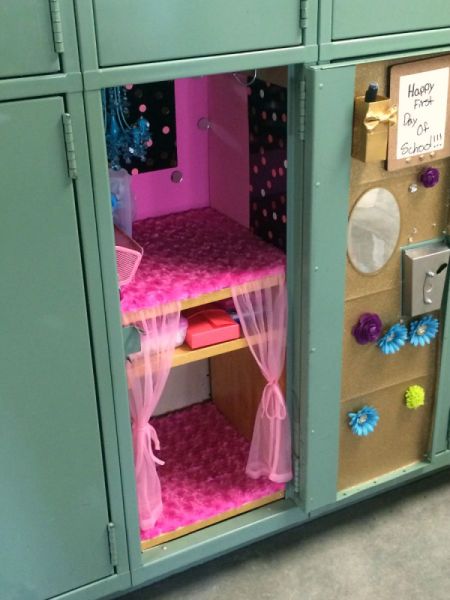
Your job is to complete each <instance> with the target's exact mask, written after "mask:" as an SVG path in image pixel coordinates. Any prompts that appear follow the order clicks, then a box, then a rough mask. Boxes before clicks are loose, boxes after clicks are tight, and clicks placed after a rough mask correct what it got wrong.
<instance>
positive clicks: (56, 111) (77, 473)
mask: <svg viewBox="0 0 450 600" xmlns="http://www.w3.org/2000/svg"><path fill="white" fill-rule="evenodd" d="M64 114H65V106H64V101H63V98H62V97H49V98H44V99H37V100H25V101H17V102H8V103H3V104H0V138H1V140H2V149H3V151H2V160H1V163H0V165H1V166H0V179H1V181H2V194H1V200H2V202H1V204H2V209H1V220H0V238H1V247H2V251H1V258H0V271H1V273H2V283H1V291H0V306H1V312H2V319H1V325H0V338H1V341H2V343H1V349H0V357H1V359H0V364H1V367H0V371H1V374H0V404H1V412H2V418H1V421H0V472H1V474H2V475H1V477H2V492H1V494H0V529H1V531H2V539H3V544H2V550H1V551H0V556H1V558H0V561H1V563H2V568H1V573H0V590H1V592H0V595H1V596H2V598H5V599H6V598H20V599H21V600H22V599H24V600H25V599H28V598H29V599H30V600H31V599H33V600H38V599H39V600H44V599H46V598H50V597H53V596H57V595H60V594H62V593H63V592H67V591H69V590H72V589H74V588H79V587H81V586H84V585H86V584H88V583H91V582H94V581H97V580H101V579H103V578H107V577H108V576H110V575H112V574H113V573H114V568H113V565H112V563H111V557H110V548H109V545H108V523H109V521H110V517H109V510H108V499H107V493H106V486H105V473H104V465H103V456H102V447H101V438H100V430H99V421H98V407H97V393H96V385H95V381H94V374H93V366H92V349H91V343H90V334H89V324H88V318H87V313H86V298H85V291H84V283H83V273H82V260H81V255H80V245H79V234H78V225H77V211H76V202H75V195H74V189H73V185H72V180H71V178H70V177H69V170H68V164H67V158H66V149H65V143H64V139H65V134H66V135H67V136H69V137H70V135H69V133H70V132H69V130H68V127H70V123H69V122H67V119H66V131H65V128H64V125H63V120H64ZM69 150H70V148H69ZM74 167H75V166H74V165H73V164H72V169H71V174H72V176H74V175H75V171H74Z"/></svg>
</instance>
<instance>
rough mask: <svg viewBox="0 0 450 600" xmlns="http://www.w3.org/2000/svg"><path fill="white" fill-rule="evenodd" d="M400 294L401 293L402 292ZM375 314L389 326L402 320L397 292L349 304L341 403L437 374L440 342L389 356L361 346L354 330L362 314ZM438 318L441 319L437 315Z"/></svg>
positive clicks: (407, 349)
mask: <svg viewBox="0 0 450 600" xmlns="http://www.w3.org/2000/svg"><path fill="white" fill-rule="evenodd" d="M398 293H399V291H398ZM365 312H375V313H377V314H378V315H380V317H381V320H382V321H383V323H385V324H387V325H388V326H389V325H391V324H393V323H396V322H398V320H399V318H400V314H399V313H400V311H399V300H398V299H397V292H396V291H395V290H389V291H388V293H386V292H381V293H379V294H374V295H370V296H366V297H362V298H357V299H356V300H352V301H351V302H347V303H346V305H345V318H344V340H343V374H344V377H343V381H342V392H341V401H342V402H346V401H347V400H349V399H351V398H354V397H358V396H362V395H363V394H367V393H372V392H374V391H376V390H378V389H381V388H384V387H389V386H394V385H396V384H398V383H399V382H400V381H405V380H408V379H414V377H422V376H425V375H428V374H433V373H435V369H436V361H437V355H438V350H439V340H438V339H435V340H433V341H432V342H431V344H430V345H429V346H425V347H424V348H422V347H418V348H416V347H415V346H412V345H411V344H406V345H405V346H404V347H403V348H402V350H401V351H400V352H397V354H392V355H388V356H387V355H385V354H383V353H382V352H381V350H380V349H379V348H378V347H377V346H376V345H375V344H367V345H365V346H361V345H360V344H358V343H357V342H356V340H355V338H354V337H353V335H352V333H351V331H352V327H353V325H354V324H355V323H356V322H357V321H358V318H359V316H360V315H361V314H363V313H365ZM435 316H439V315H438V314H436V315H435Z"/></svg>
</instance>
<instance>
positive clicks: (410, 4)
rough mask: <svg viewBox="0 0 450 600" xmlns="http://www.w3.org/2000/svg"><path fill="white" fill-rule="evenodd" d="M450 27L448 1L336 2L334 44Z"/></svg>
mask: <svg viewBox="0 0 450 600" xmlns="http://www.w3.org/2000/svg"><path fill="white" fill-rule="evenodd" d="M449 26H450V4H449V3H448V1H447V0H430V1H429V2H421V1H420V0H396V2H391V1H390V0H378V2H374V1H373V0H362V1H360V2H354V0H334V1H333V33H332V38H333V40H344V39H349V38H359V37H367V36H372V35H387V34H392V33H402V32H407V31H423V30H426V29H437V28H439V27H449Z"/></svg>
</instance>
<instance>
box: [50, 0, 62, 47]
mask: <svg viewBox="0 0 450 600" xmlns="http://www.w3.org/2000/svg"><path fill="white" fill-rule="evenodd" d="M50 12H51V15H52V28H53V42H54V44H55V52H56V53H57V54H63V52H64V39H63V30H62V21H61V8H60V6H59V0H50Z"/></svg>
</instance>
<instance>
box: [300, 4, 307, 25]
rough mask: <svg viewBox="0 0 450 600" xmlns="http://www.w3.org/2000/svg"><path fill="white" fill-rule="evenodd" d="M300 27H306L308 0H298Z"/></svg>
mask: <svg viewBox="0 0 450 600" xmlns="http://www.w3.org/2000/svg"><path fill="white" fill-rule="evenodd" d="M300 27H301V28H302V29H306V28H307V27H308V0H300Z"/></svg>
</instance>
